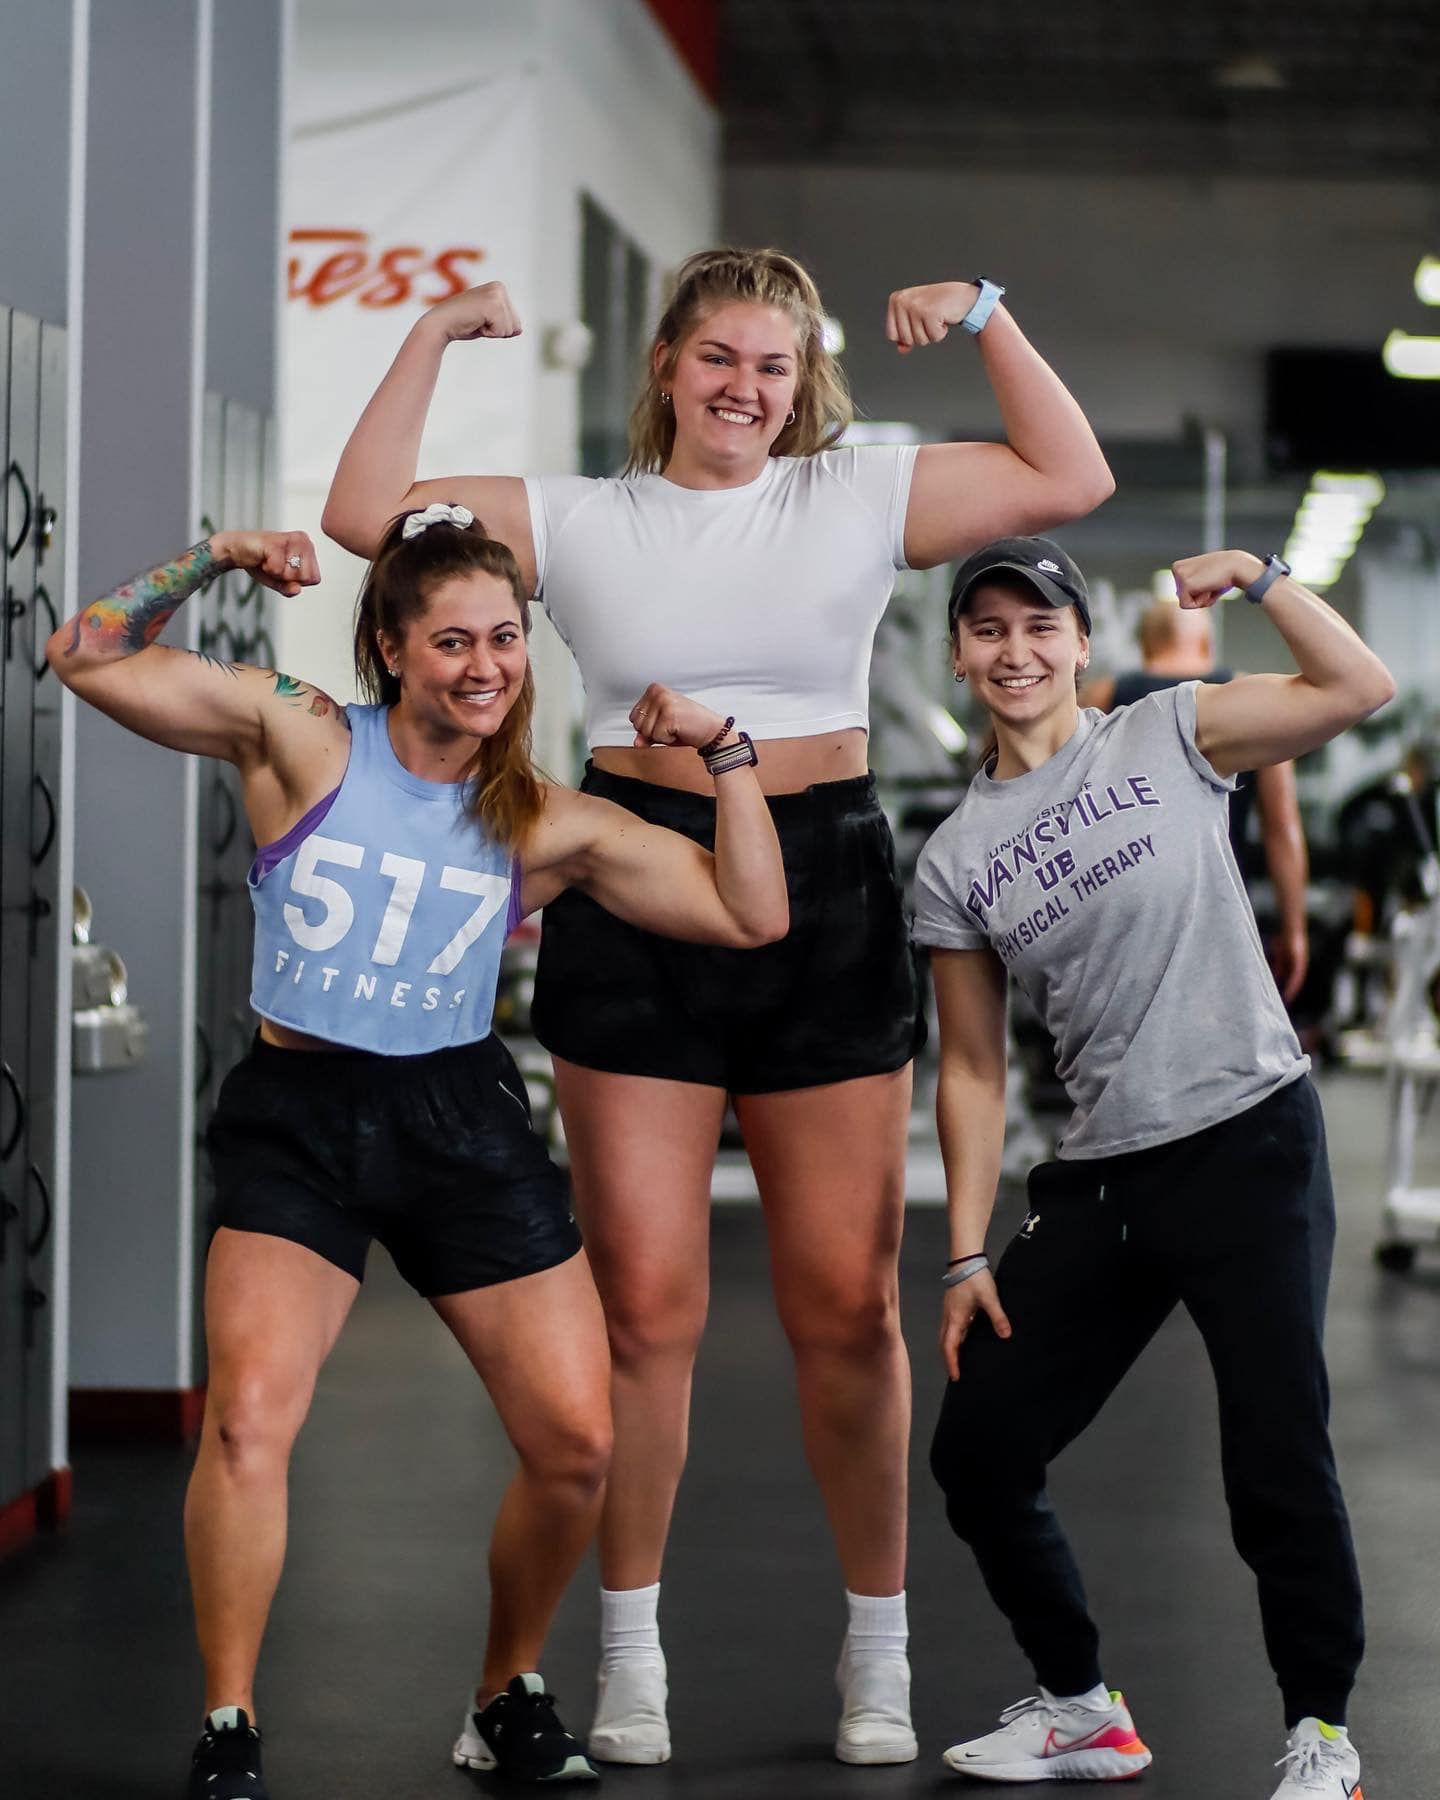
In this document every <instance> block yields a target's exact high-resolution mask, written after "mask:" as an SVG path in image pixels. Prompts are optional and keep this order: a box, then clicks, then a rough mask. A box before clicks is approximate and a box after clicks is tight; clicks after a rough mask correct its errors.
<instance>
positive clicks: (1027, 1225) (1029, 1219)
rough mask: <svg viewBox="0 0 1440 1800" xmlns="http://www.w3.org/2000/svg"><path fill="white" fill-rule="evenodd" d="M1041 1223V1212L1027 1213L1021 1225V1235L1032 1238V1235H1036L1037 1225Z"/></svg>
mask: <svg viewBox="0 0 1440 1800" xmlns="http://www.w3.org/2000/svg"><path fill="white" fill-rule="evenodd" d="M1039 1223H1040V1215H1039V1213H1037V1212H1031V1213H1026V1215H1025V1221H1024V1223H1023V1224H1022V1225H1021V1227H1020V1236H1021V1237H1023V1238H1032V1237H1034V1235H1035V1227H1036V1226H1037V1225H1038V1224H1039Z"/></svg>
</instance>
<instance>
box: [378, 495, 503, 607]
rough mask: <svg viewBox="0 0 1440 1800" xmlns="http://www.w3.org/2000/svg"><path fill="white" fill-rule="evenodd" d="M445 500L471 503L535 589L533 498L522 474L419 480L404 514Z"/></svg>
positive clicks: (446, 501) (454, 503)
mask: <svg viewBox="0 0 1440 1800" xmlns="http://www.w3.org/2000/svg"><path fill="white" fill-rule="evenodd" d="M437 500H443V501H444V502H445V503H446V505H448V506H468V507H469V509H470V511H471V512H472V513H474V515H475V517H476V519H477V520H478V521H479V522H480V524H482V525H483V526H484V527H485V532H486V535H487V536H489V537H492V538H495V539H497V540H498V541H499V542H500V543H502V544H505V545H507V546H508V547H509V549H510V551H511V553H512V554H513V556H514V558H515V560H516V562H518V563H519V565H520V573H521V575H523V576H524V578H525V591H526V592H527V593H534V591H535V579H536V577H535V538H534V533H533V532H532V530H531V528H530V501H529V497H528V495H527V494H526V492H525V483H524V481H523V480H522V479H521V477H520V476H518V475H442V476H440V477H439V478H438V479H437V480H434V481H417V482H416V483H415V484H414V486H413V487H411V489H410V491H409V493H407V494H406V496H405V504H404V506H403V507H402V508H401V512H402V513H408V512H422V511H423V510H424V509H425V508H426V507H427V506H433V505H434V504H435V502H436V501H437Z"/></svg>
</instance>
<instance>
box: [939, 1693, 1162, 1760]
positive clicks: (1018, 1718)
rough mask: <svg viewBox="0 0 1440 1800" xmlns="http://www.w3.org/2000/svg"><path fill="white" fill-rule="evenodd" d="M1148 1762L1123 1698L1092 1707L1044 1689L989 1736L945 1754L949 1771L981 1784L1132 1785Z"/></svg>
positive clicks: (1011, 1709) (1010, 1710)
mask: <svg viewBox="0 0 1440 1800" xmlns="http://www.w3.org/2000/svg"><path fill="white" fill-rule="evenodd" d="M1150 1760H1151V1758H1150V1752H1149V1751H1148V1750H1147V1749H1146V1748H1145V1746H1144V1744H1142V1743H1141V1741H1140V1734H1139V1732H1138V1731H1136V1729H1135V1721H1134V1720H1133V1719H1132V1718H1131V1717H1130V1709H1129V1708H1128V1707H1127V1706H1126V1704H1125V1697H1124V1695H1123V1694H1119V1693H1115V1692H1112V1693H1111V1694H1110V1700H1109V1704H1108V1705H1107V1706H1089V1705H1085V1704H1082V1703H1081V1702H1080V1701H1078V1700H1057V1699H1056V1698H1055V1696H1054V1695H1053V1694H1051V1693H1048V1692H1047V1691H1046V1690H1045V1689H1044V1688H1041V1690H1040V1692H1039V1693H1038V1694H1032V1695H1031V1696H1030V1697H1029V1698H1028V1699H1025V1700H1017V1701H1016V1703H1015V1705H1014V1706H1007V1707H1006V1708H1005V1710H1004V1712H1003V1713H1001V1715H1000V1724H999V1726H998V1727H997V1728H996V1730H994V1731H992V1732H991V1733H990V1734H989V1735H988V1736H987V1737H979V1738H971V1740H970V1741H969V1743H966V1744H955V1745H954V1746H952V1748H950V1749H949V1750H947V1751H946V1752H945V1762H946V1764H947V1766H948V1767H950V1768H952V1769H953V1770H954V1771H955V1773H956V1774H957V1775H969V1776H971V1777H973V1778H974V1779H975V1780H977V1781H1129V1780H1131V1779H1132V1777H1134V1776H1136V1775H1138V1774H1139V1773H1140V1771H1141V1770H1142V1769H1146V1768H1149V1766H1150Z"/></svg>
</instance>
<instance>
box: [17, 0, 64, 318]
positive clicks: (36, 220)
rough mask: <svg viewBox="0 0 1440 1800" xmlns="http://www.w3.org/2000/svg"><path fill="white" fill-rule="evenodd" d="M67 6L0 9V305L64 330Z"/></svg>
mask: <svg viewBox="0 0 1440 1800" xmlns="http://www.w3.org/2000/svg"><path fill="white" fill-rule="evenodd" d="M70 40H72V20H70V5H68V4H61V0H47V4H45V5H25V4H22V0H4V4H0V302H4V304H5V306H18V308H20V310H22V311H25V313H34V315H36V317H38V319H49V320H50V322H52V324H59V326H63V324H65V322H67V320H65V268H67V229H65V221H67V218H68V214H70V108H68V103H67V97H68V92H70Z"/></svg>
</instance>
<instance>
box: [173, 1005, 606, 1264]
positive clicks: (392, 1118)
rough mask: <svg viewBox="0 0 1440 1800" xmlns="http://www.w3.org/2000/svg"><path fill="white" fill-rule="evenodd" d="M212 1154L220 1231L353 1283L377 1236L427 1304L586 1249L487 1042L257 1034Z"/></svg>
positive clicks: (225, 1091)
mask: <svg viewBox="0 0 1440 1800" xmlns="http://www.w3.org/2000/svg"><path fill="white" fill-rule="evenodd" d="M206 1143H207V1146H208V1148H209V1151H210V1158H211V1162H212V1165H213V1167H214V1171H215V1186H216V1202H215V1217H214V1223H215V1224H216V1225H228V1226H229V1227H231V1229H232V1230H235V1231H263V1232H268V1233H269V1234H270V1235H271V1236H274V1237H282V1238H289V1239H290V1241H291V1242H292V1243H296V1244H303V1245H304V1246H305V1248H306V1249H307V1250H313V1251H314V1252H315V1253H316V1255H317V1256H323V1257H324V1258H325V1260H326V1261H327V1262H331V1263H334V1265H335V1267H336V1268H337V1269H344V1270H345V1272H346V1274H348V1275H353V1276H354V1277H355V1279H356V1280H357V1281H359V1280H361V1279H362V1278H363V1277H364V1273H365V1256H366V1252H367V1251H368V1250H369V1248H370V1240H371V1239H372V1238H379V1240H380V1242H381V1243H382V1244H383V1245H384V1246H385V1248H386V1249H387V1250H388V1251H389V1252H390V1254H391V1256H392V1257H393V1258H394V1260H395V1266H396V1267H397V1268H398V1269H399V1271H400V1273H401V1274H402V1275H403V1276H404V1277H405V1279H406V1281H408V1282H409V1283H410V1285H411V1287H413V1288H415V1289H416V1290H417V1291H418V1292H419V1293H421V1294H423V1295H425V1296H426V1298H430V1299H433V1298H435V1297H436V1296H438V1295H440V1294H458V1293H464V1292H466V1291H468V1290H469V1289H470V1288H479V1287H490V1286H493V1285H494V1283H496V1282H499V1281H513V1280H514V1279H515V1278H516V1276H519V1275H533V1274H535V1273H537V1272H538V1271H539V1270H541V1269H549V1268H553V1267H554V1266H555V1264H557V1263H562V1262H565V1261H566V1260H567V1259H568V1258H570V1257H572V1256H573V1255H574V1254H575V1252H576V1251H577V1250H578V1249H579V1248H580V1233H579V1231H578V1230H577V1228H576V1225H575V1221H574V1218H573V1217H572V1216H571V1212H570V1190H569V1183H568V1182H567V1180H566V1178H565V1176H564V1175H563V1174H562V1173H561V1172H560V1170H559V1169H557V1168H556V1167H555V1165H554V1164H553V1163H552V1162H551V1161H550V1158H549V1156H548V1155H547V1154H546V1152H545V1146H544V1145H543V1144H542V1143H541V1142H540V1140H539V1138H538V1137H536V1135H535V1133H534V1131H533V1130H532V1129H531V1126H530V1106H529V1102H528V1100H527V1098H526V1094H525V1084H524V1082H523V1080H522V1079H521V1077H520V1074H519V1072H518V1070H517V1069H516V1067H515V1063H514V1060H513V1059H512V1057H511V1055H510V1053H509V1051H508V1050H507V1049H506V1048H505V1046H504V1045H503V1044H502V1043H501V1042H500V1040H499V1039H498V1038H496V1037H494V1036H493V1035H492V1036H490V1037H487V1038H483V1039H482V1040H481V1041H480V1042H479V1043H475V1044H460V1045H454V1046H451V1047H449V1048H447V1049H444V1050H435V1051H432V1052H430V1054H428V1055H426V1056H375V1055H372V1054H371V1053H370V1052H369V1051H366V1050H281V1049H278V1048H277V1047H276V1046H275V1045H273V1044H267V1043H265V1042H264V1040H263V1039H260V1038H258V1037H257V1038H256V1040H255V1043H254V1045H253V1046H252V1048H251V1050H250V1053H249V1055H248V1056H246V1057H245V1059H244V1061H243V1062H240V1063H237V1064H236V1066H235V1067H234V1068H233V1069H232V1070H231V1071H230V1073H229V1074H228V1075H227V1076H226V1078H225V1083H224V1086H223V1087H222V1088H221V1090H220V1104H219V1105H218V1107H217V1108H216V1110H215V1116H214V1118H213V1119H212V1120H211V1122H210V1129H209V1131H208V1133H207V1134H206Z"/></svg>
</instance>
